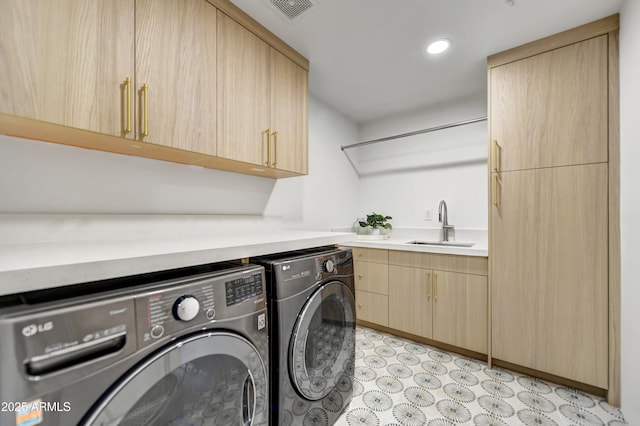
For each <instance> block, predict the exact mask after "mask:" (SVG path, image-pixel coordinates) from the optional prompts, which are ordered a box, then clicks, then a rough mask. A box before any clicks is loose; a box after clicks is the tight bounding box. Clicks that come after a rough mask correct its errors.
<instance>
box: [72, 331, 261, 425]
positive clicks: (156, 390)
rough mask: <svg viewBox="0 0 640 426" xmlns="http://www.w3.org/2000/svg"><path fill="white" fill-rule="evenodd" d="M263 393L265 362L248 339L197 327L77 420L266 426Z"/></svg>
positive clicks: (132, 423) (122, 381)
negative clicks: (204, 330)
mask: <svg viewBox="0 0 640 426" xmlns="http://www.w3.org/2000/svg"><path fill="white" fill-rule="evenodd" d="M267 396H268V383H267V375H266V369H265V365H264V363H263V360H262V358H261V357H260V355H259V353H258V351H257V349H256V348H255V347H254V346H253V345H252V344H251V343H250V342H249V341H248V340H245V339H244V338H242V337H240V336H237V335H234V334H231V333H226V332H202V333H200V334H197V335H194V336H190V337H188V338H185V339H182V340H180V339H179V340H178V341H176V342H175V343H173V344H172V345H170V346H169V347H167V348H165V349H164V350H162V351H160V352H158V353H156V354H155V355H152V356H151V357H150V358H148V359H147V360H145V361H144V362H142V363H141V364H140V365H139V366H138V367H136V368H134V369H133V370H132V371H130V372H129V373H128V374H127V375H126V376H124V377H123V378H122V380H121V381H120V382H119V384H117V385H116V386H115V388H114V389H113V390H111V391H110V392H108V393H107V395H105V397H104V398H103V399H102V401H101V402H100V403H99V404H98V405H97V406H96V407H95V408H94V409H92V410H91V411H90V412H89V414H88V415H87V417H86V418H85V420H84V421H83V422H81V424H83V425H101V426H102V425H123V426H124V425H126V426H134V425H174V424H175V425H185V424H189V425H191V424H216V425H217V424H220V425H222V424H234V425H237V424H241V425H258V424H264V425H266V424H267V423H268V410H267V406H266V401H267Z"/></svg>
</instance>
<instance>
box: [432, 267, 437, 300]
mask: <svg viewBox="0 0 640 426" xmlns="http://www.w3.org/2000/svg"><path fill="white" fill-rule="evenodd" d="M433 280H434V284H433V300H434V301H435V302H437V301H438V273H437V272H434V273H433Z"/></svg>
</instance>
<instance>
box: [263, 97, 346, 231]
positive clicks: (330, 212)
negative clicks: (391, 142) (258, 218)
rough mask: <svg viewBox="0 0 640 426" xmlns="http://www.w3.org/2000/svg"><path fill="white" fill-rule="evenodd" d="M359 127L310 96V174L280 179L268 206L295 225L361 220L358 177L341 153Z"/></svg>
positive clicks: (311, 226) (337, 225) (343, 223)
mask: <svg viewBox="0 0 640 426" xmlns="http://www.w3.org/2000/svg"><path fill="white" fill-rule="evenodd" d="M357 137H358V128H357V126H356V125H355V123H353V122H352V121H351V120H349V119H347V118H346V117H345V116H343V115H341V114H339V113H337V112H335V110H333V109H332V108H330V107H328V106H327V105H325V104H324V103H322V102H321V101H320V100H318V99H316V98H314V97H311V98H310V99H309V175H308V176H305V177H301V178H295V179H280V180H278V181H277V183H276V185H275V188H274V190H273V193H272V194H271V198H270V199H269V203H268V205H267V208H266V210H265V214H266V215H268V216H281V217H282V218H283V219H284V220H285V221H286V222H289V223H290V224H291V227H294V228H304V229H309V230H329V229H331V228H340V227H342V228H344V227H350V226H351V225H352V223H353V221H354V220H355V218H356V214H357V211H358V208H357V194H358V176H357V174H356V172H355V171H354V170H353V168H352V167H351V165H350V164H349V161H348V159H347V158H346V157H345V156H344V155H343V153H342V151H340V146H341V145H348V144H351V143H354V141H356V140H357Z"/></svg>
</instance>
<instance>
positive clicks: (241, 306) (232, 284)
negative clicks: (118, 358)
mask: <svg viewBox="0 0 640 426" xmlns="http://www.w3.org/2000/svg"><path fill="white" fill-rule="evenodd" d="M135 303H136V316H137V318H136V322H137V331H138V345H139V347H144V346H148V345H151V344H153V343H154V342H157V341H159V340H160V339H163V338H167V337H170V336H172V335H174V334H176V333H180V332H183V331H185V330H188V329H191V328H194V330H195V329H201V327H202V326H206V325H207V324H210V323H212V322H216V323H223V322H224V321H225V320H227V319H232V318H237V317H239V316H243V315H247V314H251V313H254V312H257V311H258V310H260V309H265V308H266V297H265V289H264V269H263V268H262V267H249V268H247V267H241V268H239V269H238V270H237V271H236V272H234V273H226V274H216V273H213V274H203V275H201V276H197V277H190V278H189V279H185V280H183V281H179V282H176V283H172V285H167V286H165V287H162V288H160V289H158V290H156V291H151V292H147V293H144V294H140V295H138V296H136V298H135ZM199 326H200V327H199Z"/></svg>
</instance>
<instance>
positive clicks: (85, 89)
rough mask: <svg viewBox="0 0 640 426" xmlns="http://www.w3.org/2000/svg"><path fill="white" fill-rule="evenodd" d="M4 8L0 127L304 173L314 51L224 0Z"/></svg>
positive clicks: (191, 159) (3, 4)
mask: <svg viewBox="0 0 640 426" xmlns="http://www.w3.org/2000/svg"><path fill="white" fill-rule="evenodd" d="M0 10H2V13H1V14H0V55H1V56H0V74H1V75H2V76H3V78H2V79H0V134H6V135H11V136H17V137H24V138H29V139H35V140H43V141H49V142H56V143H61V144H67V145H73V146H80V147H84V148H91V149H97V150H103V151H110V152H116V153H122V154H129V155H136V156H142V157H148V158H155V159H160V160H165V161H173V162H178V163H186V164H194V165H198V166H203V167H209V168H218V169H223V170H230V171H234V172H240V173H247V174H254V175H260V176H267V177H289V176H299V175H302V174H306V173H307V102H308V95H307V71H308V68H309V63H308V61H307V60H306V59H305V58H304V57H302V56H301V55H300V54H299V53H297V52H295V51H294V50H293V49H291V47H289V46H288V45H286V44H285V43H284V42H282V40H280V39H278V38H277V37H275V36H274V35H273V34H272V33H270V32H269V31H267V30H266V29H265V28H264V27H262V26H261V25H260V24H258V23H257V22H256V21H254V20H253V19H251V18H250V17H249V16H248V15H246V14H245V13H244V12H242V11H241V10H240V9H238V8H237V7H236V6H234V5H233V4H232V3H230V2H229V1H228V0H206V1H205V0H184V1H174V0H28V1H15V0H0ZM231 27H234V28H235V29H234V30H233V31H229V28H231ZM247 40H250V41H247ZM255 46H259V48H253V47H255ZM250 107H251V108H253V110H252V109H251V108H250ZM249 127H251V131H252V132H253V134H252V136H251V138H250V137H248V136H247V135H246V134H245V133H242V131H243V130H244V129H248V128H249ZM238 129H240V130H238ZM266 129H270V130H269V132H266ZM261 132H264V133H265V134H264V135H263V137H264V139H265V140H268V141H269V142H268V143H262V141H261ZM255 141H257V142H255ZM238 153H240V154H238ZM257 166H259V167H257Z"/></svg>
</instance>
